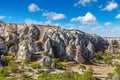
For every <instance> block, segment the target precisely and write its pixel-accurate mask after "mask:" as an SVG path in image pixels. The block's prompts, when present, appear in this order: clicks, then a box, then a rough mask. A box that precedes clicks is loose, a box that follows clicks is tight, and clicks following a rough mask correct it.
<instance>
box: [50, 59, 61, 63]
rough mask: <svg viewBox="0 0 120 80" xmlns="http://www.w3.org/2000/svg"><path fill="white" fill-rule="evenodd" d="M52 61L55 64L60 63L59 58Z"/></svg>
mask: <svg viewBox="0 0 120 80" xmlns="http://www.w3.org/2000/svg"><path fill="white" fill-rule="evenodd" d="M52 61H53V62H54V63H55V64H57V63H59V62H60V59H59V58H54V59H52Z"/></svg>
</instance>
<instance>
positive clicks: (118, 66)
mask: <svg viewBox="0 0 120 80" xmlns="http://www.w3.org/2000/svg"><path fill="white" fill-rule="evenodd" d="M115 72H116V73H118V74H119V75H120V65H116V68H115Z"/></svg>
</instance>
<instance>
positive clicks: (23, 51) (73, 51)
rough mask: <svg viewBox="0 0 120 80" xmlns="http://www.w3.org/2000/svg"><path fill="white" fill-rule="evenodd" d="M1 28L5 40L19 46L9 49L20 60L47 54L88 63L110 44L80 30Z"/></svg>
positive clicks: (49, 27)
mask: <svg viewBox="0 0 120 80" xmlns="http://www.w3.org/2000/svg"><path fill="white" fill-rule="evenodd" d="M0 26H1V27H0V28H2V29H3V31H4V33H5V35H4V36H5V37H6V41H14V42H15V44H16V45H18V49H17V48H15V50H14V49H13V48H10V49H9V50H10V52H14V51H16V50H17V53H16V54H17V57H18V59H19V60H25V59H29V60H30V59H31V56H34V54H35V55H39V54H40V55H43V54H42V53H46V54H47V56H49V57H50V58H60V59H63V60H64V59H68V60H75V61H76V62H78V63H85V62H86V60H89V59H92V58H93V57H94V53H95V52H98V51H104V50H105V49H106V48H107V44H108V42H107V41H106V40H104V39H103V38H101V37H100V36H97V35H92V34H87V33H84V32H82V31H79V30H65V29H62V28H60V27H55V26H42V25H30V24H29V25H28V24H0ZM8 27H9V28H8ZM7 30H8V32H7ZM16 47H17V46H16ZM43 57H44V56H43Z"/></svg>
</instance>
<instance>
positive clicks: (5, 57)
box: [3, 56, 13, 62]
mask: <svg viewBox="0 0 120 80" xmlns="http://www.w3.org/2000/svg"><path fill="white" fill-rule="evenodd" d="M3 60H4V61H8V62H10V61H12V60H13V56H4V57H3Z"/></svg>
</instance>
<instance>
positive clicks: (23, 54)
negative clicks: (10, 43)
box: [18, 40, 32, 61]
mask: <svg viewBox="0 0 120 80" xmlns="http://www.w3.org/2000/svg"><path fill="white" fill-rule="evenodd" d="M28 44H29V43H28V42H27V41H25V40H23V41H22V42H20V43H19V49H18V60H19V61H24V60H29V61H30V60H31V55H32V53H31V52H30V50H29V47H28Z"/></svg>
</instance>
